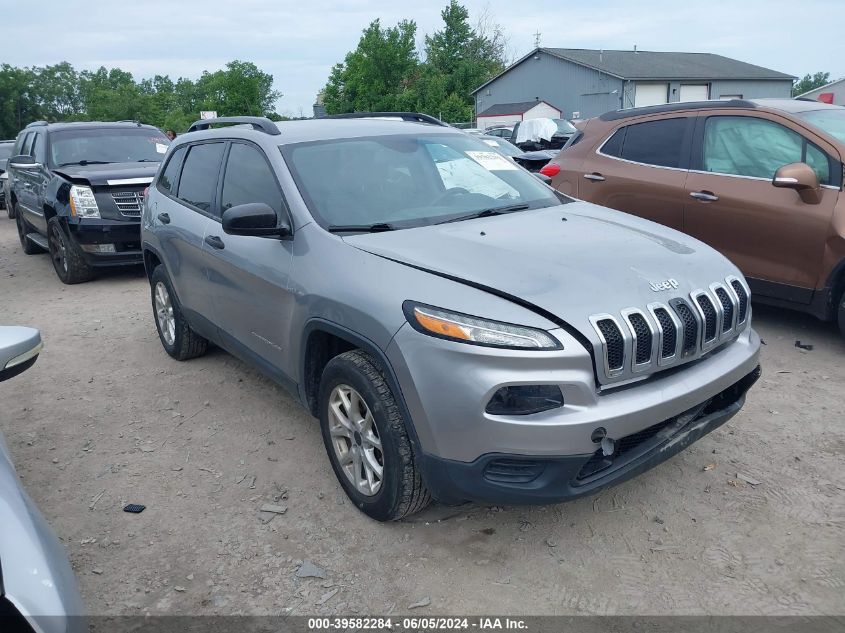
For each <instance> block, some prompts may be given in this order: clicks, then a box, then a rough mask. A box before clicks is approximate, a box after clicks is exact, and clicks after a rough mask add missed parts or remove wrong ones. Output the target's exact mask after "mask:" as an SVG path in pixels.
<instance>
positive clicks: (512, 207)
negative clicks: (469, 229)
mask: <svg viewBox="0 0 845 633" xmlns="http://www.w3.org/2000/svg"><path fill="white" fill-rule="evenodd" d="M529 206H530V205H528V204H526V203H524V202H522V203H519V204H508V205H505V206H502V207H491V208H489V209H482V210H481V211H476V212H475V213H469V214H467V215H459V216H458V217H456V218H450V219H448V220H442V221H440V222H435V224H449V223H450V222H462V221H463V220H474V219H475V218H489V217H491V216H494V215H503V214H505V213H511V212H513V211H524V210H525V209H527V208H528V207H529Z"/></svg>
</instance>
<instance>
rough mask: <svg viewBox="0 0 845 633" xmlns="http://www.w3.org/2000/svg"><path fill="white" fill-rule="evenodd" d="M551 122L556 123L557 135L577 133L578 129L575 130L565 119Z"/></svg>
mask: <svg viewBox="0 0 845 633" xmlns="http://www.w3.org/2000/svg"><path fill="white" fill-rule="evenodd" d="M552 121H554V122H555V123H557V133H558V134H574V133H575V132H577V131H578V128H576V127H575V126H574V125H572V124H571V123H570V122H569V121H567V120H566V119H552Z"/></svg>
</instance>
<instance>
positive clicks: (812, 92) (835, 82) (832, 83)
mask: <svg viewBox="0 0 845 633" xmlns="http://www.w3.org/2000/svg"><path fill="white" fill-rule="evenodd" d="M842 83H845V77H843V78H842V79H837V80H836V81H831V82H830V83H827V84H825V85H823V86H819V87H818V88H813V89H812V90H808V91H807V92H803V93H801V94H800V95H798V97H805V96H807V95H811V94H815V93H817V92H824V91H825V90H826V89H828V88H831V87H833V86H836V85H839V84H842Z"/></svg>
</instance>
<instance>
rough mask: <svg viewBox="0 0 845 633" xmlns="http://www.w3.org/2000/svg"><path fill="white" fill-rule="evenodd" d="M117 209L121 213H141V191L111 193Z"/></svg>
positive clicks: (131, 214) (133, 214)
mask: <svg viewBox="0 0 845 633" xmlns="http://www.w3.org/2000/svg"><path fill="white" fill-rule="evenodd" d="M111 197H112V198H113V199H114V203H115V205H116V206H117V210H118V211H120V212H121V213H122V214H123V215H129V216H138V215H141V203H142V202H143V200H144V196H143V194H142V193H140V192H137V191H115V192H113V193H112V194H111Z"/></svg>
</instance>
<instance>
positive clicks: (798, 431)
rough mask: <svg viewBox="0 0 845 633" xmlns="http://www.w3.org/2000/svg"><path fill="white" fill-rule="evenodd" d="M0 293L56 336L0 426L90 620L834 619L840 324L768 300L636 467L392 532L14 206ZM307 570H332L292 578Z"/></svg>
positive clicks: (838, 590) (266, 385) (291, 415)
mask: <svg viewBox="0 0 845 633" xmlns="http://www.w3.org/2000/svg"><path fill="white" fill-rule="evenodd" d="M0 297H2V304H0V323H5V324H20V325H31V326H35V327H38V328H40V329H41V331H42V334H43V337H44V340H45V349H44V352H43V353H42V355H41V357H40V359H39V360H38V362H37V363H36V364H35V366H34V367H33V368H32V369H31V370H30V371H28V372H26V373H25V374H23V375H22V376H20V377H19V378H16V379H15V380H13V381H10V382H7V383H4V384H2V385H0V402H2V407H0V430H2V432H3V433H4V435H5V437H6V440H7V442H8V444H9V446H10V449H11V451H12V454H13V457H14V459H15V461H16V464H17V468H18V471H19V473H20V476H21V478H22V480H23V483H24V485H25V486H26V488H27V490H28V491H29V494H30V495H31V496H32V498H33V499H34V500H35V502H36V503H37V504H38V505H39V507H40V508H41V510H42V511H43V513H44V515H45V516H46V517H47V519H48V520H49V521H50V523H51V524H52V525H53V527H54V529H55V530H56V532H57V533H58V534H59V536H60V538H61V539H62V541H63V542H64V544H65V546H66V547H67V549H68V551H69V553H70V558H71V561H72V563H73V566H74V568H75V569H76V571H77V574H78V577H79V582H80V584H81V589H82V594H83V598H84V599H85V601H86V603H87V605H88V607H89V609H90V612H91V613H92V614H147V613H149V614H162V613H167V614H217V613H222V614H232V613H247V614H277V613H293V614H316V613H346V614H354V613H358V614H372V613H379V614H386V613H390V612H398V613H405V612H407V611H408V609H409V607H410V606H411V605H412V604H414V603H419V602H423V603H425V602H427V601H430V604H429V605H428V606H423V607H419V608H417V609H415V611H414V613H417V614H420V615H423V614H443V613H453V614H461V613H464V614H489V613H511V614H516V615H527V614H665V613H672V614H769V615H777V614H798V615H810V614H841V613H842V612H843V608H842V607H843V602H842V596H843V592H844V591H845V556H844V555H843V550H844V549H845V547H843V545H844V544H845V538H843V536H845V534H843V529H844V528H845V504H843V494H845V492H843V491H845V469H843V463H845V460H843V452H845V425H843V422H845V404H843V394H845V370H843V352H845V341H843V340H842V339H841V338H840V337H839V335H838V334H837V332H836V329H835V328H834V327H833V326H831V325H829V324H822V323H819V322H816V321H815V320H813V319H812V318H810V317H806V316H803V315H799V314H793V313H789V312H784V311H778V310H772V309H766V308H762V307H760V308H758V309H756V311H755V315H754V319H755V327H756V328H757V329H758V331H759V332H760V334H761V336H762V337H763V339H764V340H765V342H766V346H765V347H764V348H763V372H764V376H763V378H762V379H761V381H760V382H759V383H758V384H757V385H756V386H755V387H754V388H753V389H752V391H751V393H750V395H749V398H748V402H747V404H746V407H745V409H744V410H743V411H742V412H741V413H740V414H739V415H737V416H736V417H735V418H734V419H733V420H731V421H730V422H729V423H728V424H727V425H725V426H723V427H722V428H721V429H718V430H717V431H715V432H714V433H712V434H711V435H709V436H707V437H705V438H704V439H703V440H701V441H699V442H698V443H697V444H695V445H693V446H692V447H691V448H690V449H688V450H687V451H686V452H684V453H682V454H680V455H678V456H676V457H674V458H673V459H671V460H669V461H668V462H666V463H664V464H662V465H660V466H659V467H657V468H655V469H654V470H652V471H650V472H649V473H646V474H645V475H643V476H640V477H638V478H636V479H634V480H633V481H629V482H627V483H625V484H622V485H620V486H618V487H615V488H612V489H610V490H607V491H605V492H602V493H600V494H598V495H596V496H593V497H589V498H585V499H581V500H578V501H575V502H571V503H566V504H559V505H554V506H548V507H505V508H500V507H481V506H472V505H465V506H461V507H458V508H449V507H443V506H433V507H431V508H430V509H428V510H427V511H426V512H425V513H423V514H421V515H418V516H415V517H412V518H411V519H409V520H407V521H403V522H399V523H394V524H390V525H381V524H378V523H375V522H373V521H371V520H369V519H367V518H366V517H365V516H364V515H363V514H361V513H360V512H358V511H357V510H356V509H355V508H354V507H352V506H351V505H350V503H349V502H348V501H346V498H345V496H344V495H343V493H342V491H341V489H340V487H339V486H338V484H337V483H336V482H335V478H334V475H333V474H332V471H331V468H330V467H329V464H328V461H327V458H326V455H325V452H324V449H323V445H322V442H321V439H320V433H319V429H318V425H317V423H316V421H315V420H314V419H313V418H311V417H310V416H309V415H308V414H307V413H306V412H305V411H304V409H302V408H301V407H300V406H299V405H298V404H297V403H296V402H294V401H293V400H292V399H291V398H290V397H289V396H288V395H286V394H285V393H284V392H283V391H282V390H281V389H279V388H277V387H276V386H275V385H274V384H273V383H271V382H270V381H269V380H268V379H266V378H264V377H262V376H261V375H259V374H258V373H257V372H256V371H254V370H253V369H251V368H250V367H248V366H246V365H244V364H243V363H241V362H240V361H238V360H236V359H234V358H233V357H231V356H229V355H228V354H226V353H224V352H222V351H220V350H213V351H211V352H210V353H209V354H208V355H207V356H205V357H203V358H200V359H197V360H194V361H190V362H186V363H178V362H176V361H174V360H172V359H170V357H168V356H167V355H166V354H165V353H164V351H163V350H162V348H161V345H160V344H159V341H158V338H157V335H156V331H155V326H154V324H153V320H152V312H151V308H150V300H149V290H148V286H147V282H146V279H145V277H144V275H143V271H142V270H140V269H137V270H126V271H122V272H119V273H116V274H108V275H105V276H103V277H102V278H101V279H99V280H97V281H94V282H92V283H88V284H84V285H80V286H63V285H62V284H61V283H60V282H59V281H58V279H57V277H56V275H55V273H54V272H53V270H52V267H51V264H50V261H49V258H48V257H47V256H44V255H42V256H31V257H29V256H26V255H24V254H23V253H22V252H21V249H20V245H19V244H18V241H17V236H16V234H15V229H14V224H13V222H12V221H10V220H8V219H6V218H5V214H4V216H3V218H2V220H0ZM796 339H800V340H801V341H802V343H810V344H812V345H813V346H814V349H813V350H812V351H804V350H801V349H798V348H796V347H795V341H796ZM738 473H739V474H741V475H745V476H747V477H749V478H751V479H752V480H756V481H758V482H759V483H758V484H757V485H751V484H749V483H746V482H745V481H743V480H742V478H739V479H738V478H737V474H738ZM129 502H131V503H142V504H145V505H146V506H147V509H146V511H145V512H143V513H142V514H138V515H133V514H127V513H124V512H122V511H121V509H122V507H123V505H124V504H125V503H129ZM265 503H272V504H276V505H281V506H284V507H286V508H287V510H286V512H285V513H284V514H278V515H266V514H262V513H260V512H259V508H260V507H261V506H262V505H263V504H265ZM268 519H271V520H269V521H268ZM303 561H307V562H310V563H312V564H313V565H314V566H316V569H312V572H313V573H315V574H317V575H318V576H324V578H315V577H305V578H300V577H298V576H297V573H296V572H297V570H298V569H299V567H300V564H301V563H302V562H303ZM306 567H307V566H306ZM300 573H301V572H300Z"/></svg>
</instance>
